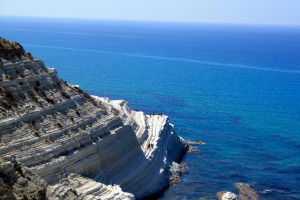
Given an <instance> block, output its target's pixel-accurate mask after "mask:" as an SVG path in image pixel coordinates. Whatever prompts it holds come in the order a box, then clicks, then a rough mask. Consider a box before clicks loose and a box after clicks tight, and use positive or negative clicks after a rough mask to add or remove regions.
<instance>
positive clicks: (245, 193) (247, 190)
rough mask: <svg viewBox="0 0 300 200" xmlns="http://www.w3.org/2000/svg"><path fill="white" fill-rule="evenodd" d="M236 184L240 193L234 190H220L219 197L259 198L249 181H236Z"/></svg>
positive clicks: (222, 198) (241, 199)
mask: <svg viewBox="0 0 300 200" xmlns="http://www.w3.org/2000/svg"><path fill="white" fill-rule="evenodd" d="M234 186H235V187H236V188H237V189H239V195H238V196H237V195H235V194H234V193H232V192H224V191H223V192H218V193H217V197H218V199H219V200H227V199H238V200H258V199H259V196H258V194H257V192H256V191H255V190H254V189H253V188H252V186H251V185H250V184H248V183H236V184H234Z"/></svg>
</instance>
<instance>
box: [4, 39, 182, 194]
mask: <svg viewBox="0 0 300 200" xmlns="http://www.w3.org/2000/svg"><path fill="white" fill-rule="evenodd" d="M185 150H186V144H185V143H184V142H183V141H182V140H181V139H180V138H179V137H178V136H177V134H176V133H175V130H174V126H173V125H172V124H170V123H169V121H168V117H167V116H165V115H145V114H144V113H143V112H137V111H133V110H131V109H130V107H129V106H128V102H126V101H122V100H118V101H111V100H109V99H107V98H100V97H96V96H90V95H89V94H87V93H85V92H84V91H82V90H81V89H80V88H79V87H78V86H73V85H70V84H68V83H67V82H65V81H63V80H62V79H60V78H59V77H58V75H57V72H56V70H55V69H51V68H46V67H45V65H44V63H43V61H41V60H39V59H37V58H34V57H32V56H31V54H30V53H26V52H25V51H24V49H23V47H22V46H21V45H20V44H18V43H15V42H10V41H8V40H5V39H3V38H0V155H1V159H0V162H1V163H0V164H1V165H0V166H6V165H8V164H7V161H5V162H4V161H3V160H9V162H12V161H11V160H13V162H14V163H18V166H19V165H20V167H21V168H24V169H26V170H25V171H26V173H27V172H28V173H29V174H30V175H31V176H35V177H39V178H38V180H40V181H37V182H34V183H31V179H30V180H27V181H29V182H28V184H29V183H30V184H32V185H34V184H37V185H40V186H38V187H39V188H41V189H40V190H41V191H43V192H42V193H37V194H36V195H35V197H34V198H36V199H42V198H46V199H142V198H144V197H146V196H149V195H152V194H154V193H157V192H159V191H161V190H163V189H164V188H166V187H167V186H168V185H169V181H170V175H171V172H170V167H171V165H172V163H173V162H179V161H180V159H181V157H182V154H183V153H184V152H185ZM4 168H5V167H4ZM1 170H2V168H1V167H0V175H1V173H2V172H1ZM11 170H13V169H11ZM9 173H15V172H13V171H10V172H9ZM9 173H8V172H7V173H6V174H5V175H3V177H7V176H9ZM2 174H3V173H2ZM18 177H19V178H18V179H21V178H22V176H21V177H20V176H18ZM0 178H1V177H0ZM36 179H37V178H36ZM1 180H2V179H1ZM3 180H4V179H3ZM1 186H3V187H5V183H4V181H0V198H3V197H4V196H3V193H4V194H5V192H2V193H1ZM16 187H17V188H15V189H14V188H13V187H11V188H12V189H10V198H11V199H21V198H23V197H20V195H19V193H18V192H17V191H19V189H22V186H20V187H19V186H18V185H17V186H16ZM24 187H25V186H24ZM43 188H45V190H43ZM39 195H40V196H39ZM42 195H44V196H42ZM27 198H29V199H30V198H31V197H27Z"/></svg>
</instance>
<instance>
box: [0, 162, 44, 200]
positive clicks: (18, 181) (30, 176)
mask: <svg viewBox="0 0 300 200" xmlns="http://www.w3.org/2000/svg"><path fill="white" fill-rule="evenodd" d="M46 190H47V183H46V182H45V181H44V180H43V179H41V178H40V177H39V176H37V175H36V174H34V173H32V172H31V171H30V170H29V169H28V168H26V167H24V166H21V165H20V164H19V163H18V162H16V161H13V162H12V161H4V160H3V158H0V199H4V200H9V199H12V200H13V199H46Z"/></svg>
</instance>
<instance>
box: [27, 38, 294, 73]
mask: <svg viewBox="0 0 300 200" xmlns="http://www.w3.org/2000/svg"><path fill="white" fill-rule="evenodd" d="M24 46H28V47H30V46H31V47H38V48H52V49H65V50H72V51H85V52H96V53H106V54H114V55H120V56H129V57H139V58H148V59H156V60H167V61H179V62H188V63H198V64H202V65H209V66H218V67H231V68H240V69H251V70H260V71H269V72H278V73H290V74H299V75H300V70H290V69H282V68H267V67H260V66H251V65H243V64H232V63H222V62H212V61H203V60H196V59H189V58H178V57H164V56H155V55H145V54H134V53H122V52H114V51H104V50H94V49H79V48H70V47H59V46H47V45H34V44H24Z"/></svg>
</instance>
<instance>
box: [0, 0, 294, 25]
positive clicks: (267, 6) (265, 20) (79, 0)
mask: <svg viewBox="0 0 300 200" xmlns="http://www.w3.org/2000/svg"><path fill="white" fill-rule="evenodd" d="M299 9H300V0H48V1H46V0H0V15H4V16H7V15H9V16H37V17H62V18H93V19H123V20H151V21H180V22H182V21H184V22H213V23H241V24H284V25H300V11H299Z"/></svg>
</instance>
